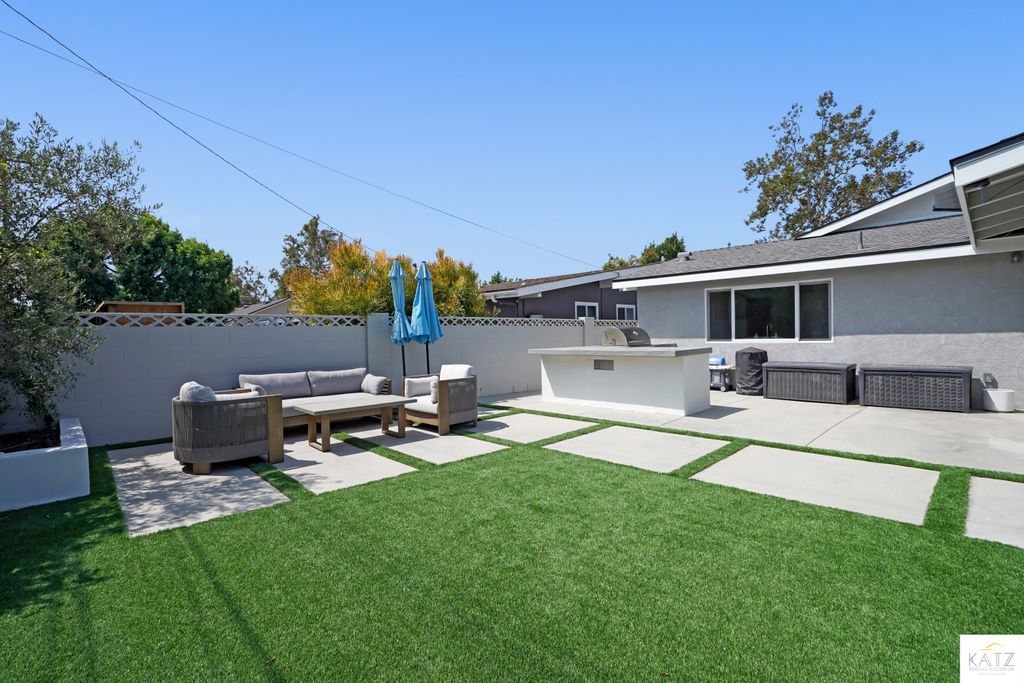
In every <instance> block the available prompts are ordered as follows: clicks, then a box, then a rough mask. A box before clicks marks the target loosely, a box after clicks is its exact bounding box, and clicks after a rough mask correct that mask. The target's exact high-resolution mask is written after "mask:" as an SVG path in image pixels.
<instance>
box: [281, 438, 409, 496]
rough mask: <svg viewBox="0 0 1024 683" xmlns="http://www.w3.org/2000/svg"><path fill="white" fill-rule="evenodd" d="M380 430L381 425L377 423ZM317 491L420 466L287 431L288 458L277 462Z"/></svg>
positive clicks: (301, 481)
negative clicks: (318, 443)
mask: <svg viewBox="0 0 1024 683" xmlns="http://www.w3.org/2000/svg"><path fill="white" fill-rule="evenodd" d="M377 433H378V434H380V427H379V426H378V427H377ZM275 467H277V468H278V469H279V470H281V471H282V472H284V473H285V474H287V475H288V476H289V477H291V478H292V479H294V480H296V481H297V482H299V483H300V484H302V485H303V486H305V487H306V488H307V489H309V490H310V491H312V492H313V493H316V494H320V493H327V492H328V491H337V490H338V489H344V488H349V487H351V486H359V485H360V484H367V483H369V482H371V481H379V480H381V479H388V478H390V477H397V476H398V475H400V474H406V473H408V472H415V471H416V468H414V467H409V466H408V465H405V464H403V463H400V462H395V461H394V460H391V459H389V458H385V457H384V456H381V455H377V454H376V453H371V452H369V451H364V450H363V449H361V448H356V447H355V446H349V445H348V444H346V443H344V442H342V441H338V440H337V439H331V452H330V453H323V452H321V451H319V450H317V449H316V448H313V447H312V446H310V445H309V443H308V442H307V441H306V437H305V436H302V437H298V436H292V435H286V441H285V445H284V462H280V463H277V464H276V465H275Z"/></svg>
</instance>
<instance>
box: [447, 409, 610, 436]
mask: <svg viewBox="0 0 1024 683" xmlns="http://www.w3.org/2000/svg"><path fill="white" fill-rule="evenodd" d="M592 424H593V423H591V422H580V421H578V420H568V419H566V418H562V417H548V416H547V415H530V414H528V413H519V414H517V415H508V416H506V417H498V418H493V419H490V420H480V421H479V422H477V423H476V425H475V426H473V427H466V429H465V431H467V432H472V433H474V434H487V435H489V436H495V437H498V438H501V439H507V440H509V441H518V442H520V443H530V442H532V441H539V440H541V439H549V438H551V437H552V436H558V435H560V434H565V433H567V432H573V431H576V430H577V429H583V428H584V427H589V426H591V425H592Z"/></svg>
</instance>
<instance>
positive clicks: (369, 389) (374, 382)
mask: <svg viewBox="0 0 1024 683" xmlns="http://www.w3.org/2000/svg"><path fill="white" fill-rule="evenodd" d="M387 383H388V378H387V377H378V376H377V375H371V374H367V375H366V377H364V378H363V383H362V385H361V387H360V388H361V389H362V390H363V392H365V393H367V394H373V395H374V396H377V395H379V394H383V393H384V387H385V385H387Z"/></svg>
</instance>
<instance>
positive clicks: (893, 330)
mask: <svg viewBox="0 0 1024 683" xmlns="http://www.w3.org/2000/svg"><path fill="white" fill-rule="evenodd" d="M826 278H828V279H831V281H832V321H833V334H832V340H831V341H800V342H795V341H776V340H769V339H759V340H748V341H736V342H717V341H715V342H708V341H706V333H705V319H706V315H707V313H706V310H705V290H706V289H708V288H719V287H729V286H741V287H742V286H751V285H754V286H757V285H765V284H771V283H779V284H781V283H793V282H800V281H808V280H820V279H826ZM637 295H638V306H637V310H638V313H639V316H638V317H639V321H640V325H641V326H642V327H644V328H646V329H647V330H648V331H649V332H650V334H651V335H652V336H653V337H658V338H664V339H671V340H674V341H676V342H678V343H680V344H683V345H688V346H690V345H707V346H711V347H712V349H714V353H715V354H717V355H724V356H726V358H727V359H728V361H729V362H732V361H733V359H734V354H735V352H736V351H737V350H738V349H742V348H745V347H748V346H756V347H758V348H763V349H765V350H767V351H768V356H769V358H770V359H772V360H801V361H834V362H849V363H858V364H859V363H894V364H934V365H970V366H972V367H973V368H974V377H975V379H976V381H975V389H976V391H975V396H974V400H973V401H972V403H973V404H974V406H975V407H980V403H979V396H978V394H977V390H978V389H979V388H980V385H979V381H978V379H979V378H980V377H981V376H982V375H983V374H985V373H991V374H992V375H993V376H994V377H995V379H996V381H997V382H998V384H999V386H1000V387H1003V388H1007V389H1015V390H1016V391H1017V405H1018V408H1022V409H1024V264H1022V263H1013V262H1012V261H1011V255H1010V254H1008V253H999V254H988V255H977V256H967V257H962V258H948V259H937V260H931V261H919V262H912V263H899V264H887V265H876V266H865V267H857V268H843V269H835V270H827V269H823V270H818V271H814V272H806V273H799V274H794V275H785V276H780V277H772V278H767V277H764V278H760V277H759V278H742V279H736V280H723V281H718V282H714V283H694V284H676V285H666V286H661V287H646V288H641V289H638V290H637Z"/></svg>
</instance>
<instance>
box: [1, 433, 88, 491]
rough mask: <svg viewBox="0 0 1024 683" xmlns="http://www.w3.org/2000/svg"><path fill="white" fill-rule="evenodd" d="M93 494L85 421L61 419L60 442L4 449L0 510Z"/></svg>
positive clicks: (2, 455) (2, 454)
mask: <svg viewBox="0 0 1024 683" xmlns="http://www.w3.org/2000/svg"><path fill="white" fill-rule="evenodd" d="M87 495H89V447H88V445H87V444H86V442H85V432H83V431H82V424H81V422H79V421H78V420H77V419H75V418H64V419H61V421H60V446H55V447H53V448H36V449H33V450H30V451H18V452H16V453H0V511H3V510H15V509H17V508H24V507H29V506H32V505H41V504H43V503H52V502H54V501H58V500H66V499H68V498H77V497H79V496H87Z"/></svg>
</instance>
